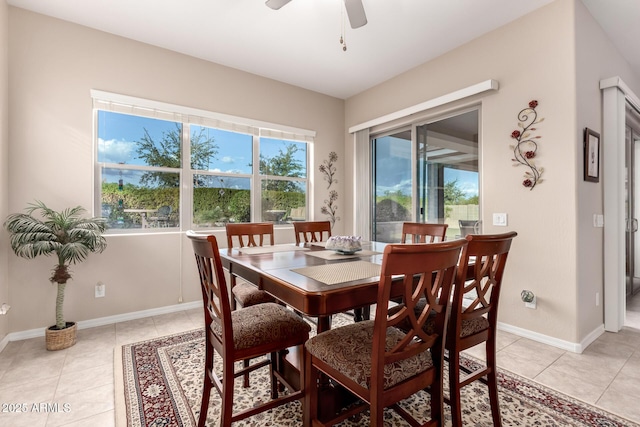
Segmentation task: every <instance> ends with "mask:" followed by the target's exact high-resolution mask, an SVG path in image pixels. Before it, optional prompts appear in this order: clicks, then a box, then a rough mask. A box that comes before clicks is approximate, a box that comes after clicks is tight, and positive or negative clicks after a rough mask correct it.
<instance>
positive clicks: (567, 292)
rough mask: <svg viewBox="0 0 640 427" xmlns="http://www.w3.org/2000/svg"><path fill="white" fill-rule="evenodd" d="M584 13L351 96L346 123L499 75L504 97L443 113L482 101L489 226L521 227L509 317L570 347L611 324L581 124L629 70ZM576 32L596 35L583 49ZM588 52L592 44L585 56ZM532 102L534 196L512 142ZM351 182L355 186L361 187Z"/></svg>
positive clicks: (545, 19) (598, 205)
mask: <svg viewBox="0 0 640 427" xmlns="http://www.w3.org/2000/svg"><path fill="white" fill-rule="evenodd" d="M576 10H577V12H576ZM576 13H578V15H579V19H580V23H579V25H577V28H578V30H579V31H578V32H577V33H576V32H575V31H574V29H575V28H576V24H575V14H576ZM585 14H586V15H588V13H587V12H586V10H585V8H584V6H583V5H582V3H581V2H580V1H575V0H558V1H556V2H554V3H552V4H550V5H548V6H546V7H543V8H541V9H539V10H537V11H535V12H533V13H531V14H529V15H527V16H525V17H523V18H521V19H519V20H517V21H514V22H512V23H510V24H508V25H506V26H504V27H502V28H500V29H497V30H495V31H493V32H491V33H488V34H486V35H485V36H483V37H480V38H478V39H476V40H474V41H472V42H470V43H468V44H467V45H464V46H462V47H460V48H458V49H456V50H454V51H452V52H450V53H447V54H445V55H443V56H441V57H439V58H437V59H436V60H434V61H431V62H429V63H426V64H423V65H421V66H419V67H416V68H415V69H413V70H411V71H409V72H407V73H405V74H402V75H400V76H397V77H395V78H393V79H391V80H389V81H387V82H385V83H384V84H381V85H379V86H376V87H374V88H372V89H370V90H368V91H366V92H363V93H361V94H358V95H356V96H354V97H352V98H350V99H348V100H347V101H346V111H345V114H346V116H345V117H346V119H345V121H346V123H345V124H346V127H347V128H348V127H350V126H354V125H357V124H359V123H362V122H365V121H367V120H371V119H373V118H376V117H380V116H382V115H384V114H388V113H391V112H394V111H397V110H400V109H402V108H406V107H409V106H411V105H415V104H418V103H420V102H424V101H426V100H429V99H433V98H436V97H438V96H441V95H444V94H447V93H449V92H452V91H455V90H458V89H461V88H464V87H467V86H469V85H472V84H475V83H478V82H480V81H484V80H487V79H496V80H498V81H499V82H500V89H499V90H498V91H497V92H495V93H489V94H486V95H481V96H476V97H474V98H473V99H471V100H469V101H463V102H457V103H455V104H453V105H448V106H445V107H442V108H439V109H436V110H435V111H433V116H434V117H435V116H437V115H438V114H439V113H442V112H443V111H445V110H447V109H451V108H455V107H457V106H462V105H469V104H477V103H480V104H481V114H482V115H481V118H482V123H481V128H482V129H481V144H482V157H481V180H482V194H481V215H482V220H483V223H484V231H485V232H487V233H493V232H495V233H497V232H504V231H506V230H515V231H517V232H518V237H517V238H516V240H515V242H514V244H513V246H512V253H511V255H510V259H509V264H508V266H507V271H506V277H505V288H504V289H503V293H502V296H501V306H500V321H501V322H504V323H506V324H508V325H511V326H513V327H516V328H523V329H526V330H529V331H532V332H534V333H535V332H537V333H540V334H543V335H546V336H549V337H553V338H556V339H559V340H564V341H566V342H569V343H578V342H580V341H581V340H583V339H584V338H585V337H586V335H587V334H589V333H590V332H593V331H594V330H596V329H597V328H598V327H599V326H601V325H602V323H603V315H602V305H601V306H600V307H596V306H595V292H596V291H599V292H601V294H600V296H601V301H602V280H603V279H602V270H603V268H602V244H603V243H602V229H595V228H593V226H592V220H591V218H592V216H593V214H594V213H602V194H601V193H602V190H601V188H600V185H599V184H591V185H590V186H589V184H586V183H583V181H582V163H581V162H582V128H583V127H584V126H587V125H588V126H590V127H595V128H596V129H597V128H598V127H599V126H600V122H599V117H600V110H599V108H600V93H599V90H598V83H599V79H600V78H602V77H607V76H610V75H612V74H613V75H615V72H616V71H617V70H618V69H619V68H621V67H622V68H623V69H625V68H624V66H625V63H624V61H622V59H621V57H620V55H619V54H617V53H616V52H611V51H608V50H607V47H610V46H609V44H608V42H606V41H605V40H603V39H604V35H603V34H602V32H601V30H599V29H595V28H594V22H593V20H592V19H591V18H590V16H585ZM583 21H587V22H583ZM592 30H597V31H594V32H593V33H592V32H591V31H592ZM585 33H587V34H585ZM576 37H578V38H580V37H585V39H586V40H585V41H582V40H581V41H580V43H578V46H576V44H577V43H576ZM594 44H595V45H594ZM594 47H595V48H596V49H593V48H594ZM577 49H580V54H581V56H580V57H579V59H580V62H577V52H576V51H577ZM588 49H593V50H592V51H590V53H589V56H588V57H587V56H586V55H587V53H586V51H587V50H588ZM609 50H610V49H609ZM605 57H606V59H607V60H608V61H610V62H609V66H608V67H606V69H605V67H596V69H597V70H598V71H597V72H596V71H593V70H590V71H589V72H587V73H583V69H582V67H583V65H586V64H583V63H584V62H586V63H593V62H595V63H596V64H597V63H598V61H599V59H600V58H605ZM578 66H579V67H580V68H578ZM577 76H579V80H578V77H577ZM578 91H580V92H579V94H578ZM532 99H536V100H538V101H539V106H538V108H537V111H538V114H539V117H543V118H544V119H545V121H544V122H542V123H540V124H539V125H538V126H536V127H537V129H538V130H537V131H536V134H537V135H540V136H541V137H542V138H541V139H540V140H539V141H538V142H539V151H538V158H537V162H538V164H539V166H542V167H543V168H544V176H543V178H544V181H543V182H542V183H540V184H539V185H538V186H536V188H535V189H533V190H531V191H530V190H528V189H526V188H524V187H523V186H522V185H521V182H522V180H523V173H524V169H523V168H522V167H515V168H514V167H513V166H512V165H511V160H510V159H511V157H512V156H511V152H510V150H509V145H510V144H511V141H512V140H511V138H510V134H511V131H512V130H514V129H517V127H516V125H517V119H516V115H517V113H518V112H519V111H520V110H521V109H522V108H525V107H526V106H527V103H528V102H529V101H530V100H532ZM576 100H578V101H579V102H578V104H580V107H578V106H577V105H576ZM587 106H589V107H587ZM578 115H580V117H578ZM351 141H352V139H351V138H350V137H349V136H347V137H346V145H347V153H351V152H352V150H353V148H352V145H353V144H352V142H351ZM352 160H353V159H352V158H350V159H348V161H352ZM345 185H346V188H347V189H348V190H349V189H351V187H352V185H353V184H352V182H347V183H346V184H345ZM347 198H349V195H348V196H347ZM494 212H506V213H507V214H508V223H509V224H508V227H506V228H503V227H497V226H493V225H491V223H492V214H493V213H494ZM346 217H348V218H352V217H353V216H352V215H346ZM576 219H577V221H576ZM345 225H346V226H347V227H348V226H349V224H345ZM578 236H580V238H578ZM579 270H581V271H579ZM523 289H529V290H532V291H533V292H534V293H535V294H536V296H537V298H538V306H537V309H536V310H531V309H527V308H525V307H524V304H523V303H522V302H521V300H520V292H521V291H522V290H523Z"/></svg>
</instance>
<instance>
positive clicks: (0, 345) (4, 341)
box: [0, 334, 11, 353]
mask: <svg viewBox="0 0 640 427" xmlns="http://www.w3.org/2000/svg"><path fill="white" fill-rule="evenodd" d="M9 341H11V340H10V339H9V334H7V335H5V336H4V338H2V341H0V353H2V350H4V348H5V347H6V346H7V344H9Z"/></svg>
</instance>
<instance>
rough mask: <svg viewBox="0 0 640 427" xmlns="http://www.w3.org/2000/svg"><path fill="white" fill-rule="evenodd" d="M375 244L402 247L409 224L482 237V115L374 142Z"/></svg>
mask: <svg viewBox="0 0 640 427" xmlns="http://www.w3.org/2000/svg"><path fill="white" fill-rule="evenodd" d="M371 144H372V154H373V156H372V164H373V168H372V171H373V177H372V178H373V186H372V188H373V189H374V196H375V197H374V199H375V201H374V203H373V206H372V211H373V216H372V217H373V224H372V238H373V239H374V240H377V241H383V242H398V241H400V237H401V230H402V223H403V222H404V221H416V222H436V223H447V224H449V227H448V232H447V238H448V239H453V238H456V237H460V236H463V235H465V234H467V233H468V232H475V233H479V232H480V229H481V224H480V211H479V200H480V197H479V196H480V193H479V167H478V111H477V110H472V111H469V112H466V113H463V114H459V115H455V116H453V117H449V118H445V119H441V120H436V121H431V122H428V123H418V124H413V125H412V126H411V127H408V128H405V129H400V130H396V131H393V132H390V133H388V134H382V135H375V136H373V137H372V139H371Z"/></svg>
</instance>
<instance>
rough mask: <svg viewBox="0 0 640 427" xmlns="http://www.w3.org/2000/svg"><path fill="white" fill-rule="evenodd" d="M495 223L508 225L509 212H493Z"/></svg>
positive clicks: (503, 225)
mask: <svg viewBox="0 0 640 427" xmlns="http://www.w3.org/2000/svg"><path fill="white" fill-rule="evenodd" d="M493 225H498V226H500V227H506V226H507V214H506V213H494V214H493Z"/></svg>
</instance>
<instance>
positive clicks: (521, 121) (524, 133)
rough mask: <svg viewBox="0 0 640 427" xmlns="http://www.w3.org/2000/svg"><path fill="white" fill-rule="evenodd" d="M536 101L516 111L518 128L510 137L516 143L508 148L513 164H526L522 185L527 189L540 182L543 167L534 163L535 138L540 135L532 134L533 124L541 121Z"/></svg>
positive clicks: (538, 137)
mask: <svg viewBox="0 0 640 427" xmlns="http://www.w3.org/2000/svg"><path fill="white" fill-rule="evenodd" d="M537 106H538V101H536V100H535V99H534V100H533V101H530V102H529V107H527V108H524V109H522V110H520V112H519V113H518V128H519V129H516V130H514V131H513V132H511V138H513V139H515V140H516V141H517V143H516V144H515V145H509V148H510V149H511V150H512V151H513V158H512V159H511V161H512V162H513V166H526V167H527V170H526V171H525V173H524V180H523V181H522V185H523V186H525V187H527V188H528V189H529V190H533V188H534V187H535V186H536V185H537V184H539V183H541V182H542V173H543V172H544V169H543V168H541V167H540V166H538V165H536V161H535V157H536V154H537V151H538V143H537V142H536V141H535V140H536V139H540V138H541V136H539V135H538V136H533V132H534V131H536V128H535V127H532V126H533V125H535V124H537V123H540V122H542V121H543V120H544V119H543V118H540V119H539V118H538V113H537V112H536V107H537Z"/></svg>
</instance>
